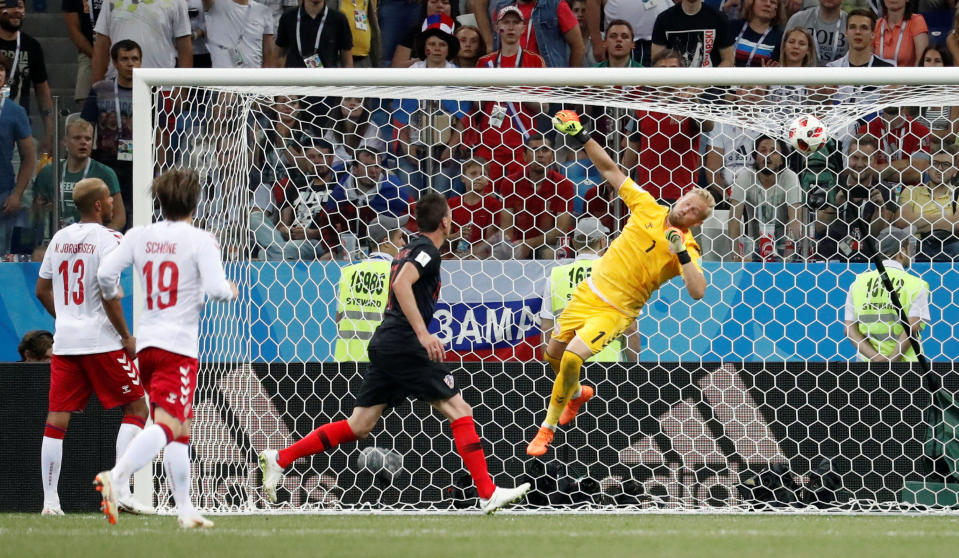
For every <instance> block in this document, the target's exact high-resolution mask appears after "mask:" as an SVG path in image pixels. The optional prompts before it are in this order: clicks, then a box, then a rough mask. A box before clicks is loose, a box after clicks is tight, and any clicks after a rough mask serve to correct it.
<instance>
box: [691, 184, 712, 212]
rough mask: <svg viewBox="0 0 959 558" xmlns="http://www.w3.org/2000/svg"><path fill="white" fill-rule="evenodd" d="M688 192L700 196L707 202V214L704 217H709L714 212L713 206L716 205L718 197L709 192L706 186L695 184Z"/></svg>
mask: <svg viewBox="0 0 959 558" xmlns="http://www.w3.org/2000/svg"><path fill="white" fill-rule="evenodd" d="M687 194H692V195H694V196H698V197H700V198H702V199H703V201H704V202H706V214H705V215H703V219H705V218H707V217H709V216H710V215H712V214H713V208H714V207H716V198H714V197H713V195H712V194H710V193H709V190H707V189H705V188H700V187H699V186H694V187H693V188H692V189H691V190H690V191H689V192H687Z"/></svg>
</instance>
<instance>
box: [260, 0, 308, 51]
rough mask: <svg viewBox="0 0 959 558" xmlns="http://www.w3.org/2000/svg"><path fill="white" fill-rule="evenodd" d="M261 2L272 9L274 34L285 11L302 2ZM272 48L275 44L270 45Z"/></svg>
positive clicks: (285, 0) (293, 0)
mask: <svg viewBox="0 0 959 558" xmlns="http://www.w3.org/2000/svg"><path fill="white" fill-rule="evenodd" d="M259 2H260V4H263V5H264V6H266V7H267V8H268V9H269V10H270V15H271V16H272V17H273V35H276V28H277V27H278V26H279V25H280V17H282V16H283V12H285V11H286V10H288V9H290V8H292V7H294V6H297V5H299V3H300V2H299V0H259ZM270 48H271V49H272V48H273V45H270ZM264 54H265V53H264Z"/></svg>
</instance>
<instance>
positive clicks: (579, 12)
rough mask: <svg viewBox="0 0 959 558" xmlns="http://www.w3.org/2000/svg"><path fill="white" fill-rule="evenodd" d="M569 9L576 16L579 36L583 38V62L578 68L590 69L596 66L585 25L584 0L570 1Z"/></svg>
mask: <svg viewBox="0 0 959 558" xmlns="http://www.w3.org/2000/svg"><path fill="white" fill-rule="evenodd" d="M569 7H570V8H571V9H572V10H573V15H575V16H576V21H577V22H578V23H579V32H580V35H582V36H583V60H582V62H581V63H580V64H579V66H582V67H584V68H592V67H594V66H595V65H596V57H594V56H593V43H592V41H590V40H589V25H587V23H586V0H572V1H570V2H569Z"/></svg>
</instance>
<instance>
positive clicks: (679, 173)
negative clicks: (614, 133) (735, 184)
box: [623, 50, 713, 204]
mask: <svg viewBox="0 0 959 558" xmlns="http://www.w3.org/2000/svg"><path fill="white" fill-rule="evenodd" d="M683 66H684V63H683V56H682V54H680V53H679V52H677V51H675V50H664V51H660V52H657V53H656V55H654V56H653V67H654V68H681V67H683ZM688 94H689V93H687V92H686V91H685V90H679V91H677V93H676V95H677V96H678V97H681V98H685V97H686V96H687V95H688ZM636 120H637V125H636V130H635V133H634V134H633V135H632V136H631V137H630V138H629V146H630V147H631V150H629V151H627V152H626V156H625V157H624V158H623V165H624V166H625V167H626V168H632V167H634V166H636V165H637V163H638V166H636V184H638V185H639V186H640V187H641V188H644V189H645V190H646V191H647V192H649V193H650V194H652V195H653V197H654V198H656V200H657V201H659V202H661V203H663V202H665V203H667V204H672V203H673V202H675V201H676V200H678V199H679V198H680V197H681V196H682V195H683V194H684V193H686V191H687V190H689V188H691V187H692V186H694V185H695V183H696V176H695V175H696V173H697V172H699V168H700V166H702V158H701V156H700V154H699V138H700V132H701V131H704V130H705V131H707V132H708V131H710V130H712V128H713V126H712V122H706V123H700V122H699V121H698V120H697V119H695V118H691V117H687V116H675V115H671V114H666V113H663V112H654V111H647V110H640V111H637V112H636Z"/></svg>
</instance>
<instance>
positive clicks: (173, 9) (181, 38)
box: [93, 0, 193, 185]
mask: <svg viewBox="0 0 959 558" xmlns="http://www.w3.org/2000/svg"><path fill="white" fill-rule="evenodd" d="M94 32H95V33H96V40H94V41H93V82H94V83H96V82H98V81H102V80H103V79H105V78H108V77H110V78H112V77H113V76H114V74H115V73H116V72H115V71H114V70H113V68H112V67H111V66H112V64H110V62H111V61H112V56H113V49H112V46H113V44H114V43H118V42H120V41H124V40H131V41H135V42H136V43H137V44H138V45H140V46H141V47H142V50H141V51H140V57H141V60H142V64H143V67H144V68H172V67H174V66H177V67H179V68H191V67H193V38H192V34H193V30H192V29H191V28H190V16H189V14H188V13H187V5H186V2H170V1H168V2H152V3H150V4H146V3H143V2H140V1H139V0H114V1H113V2H105V3H104V4H103V6H102V7H101V8H100V17H99V18H98V19H97V24H96V26H95V27H94ZM121 185H122V184H121Z"/></svg>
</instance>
